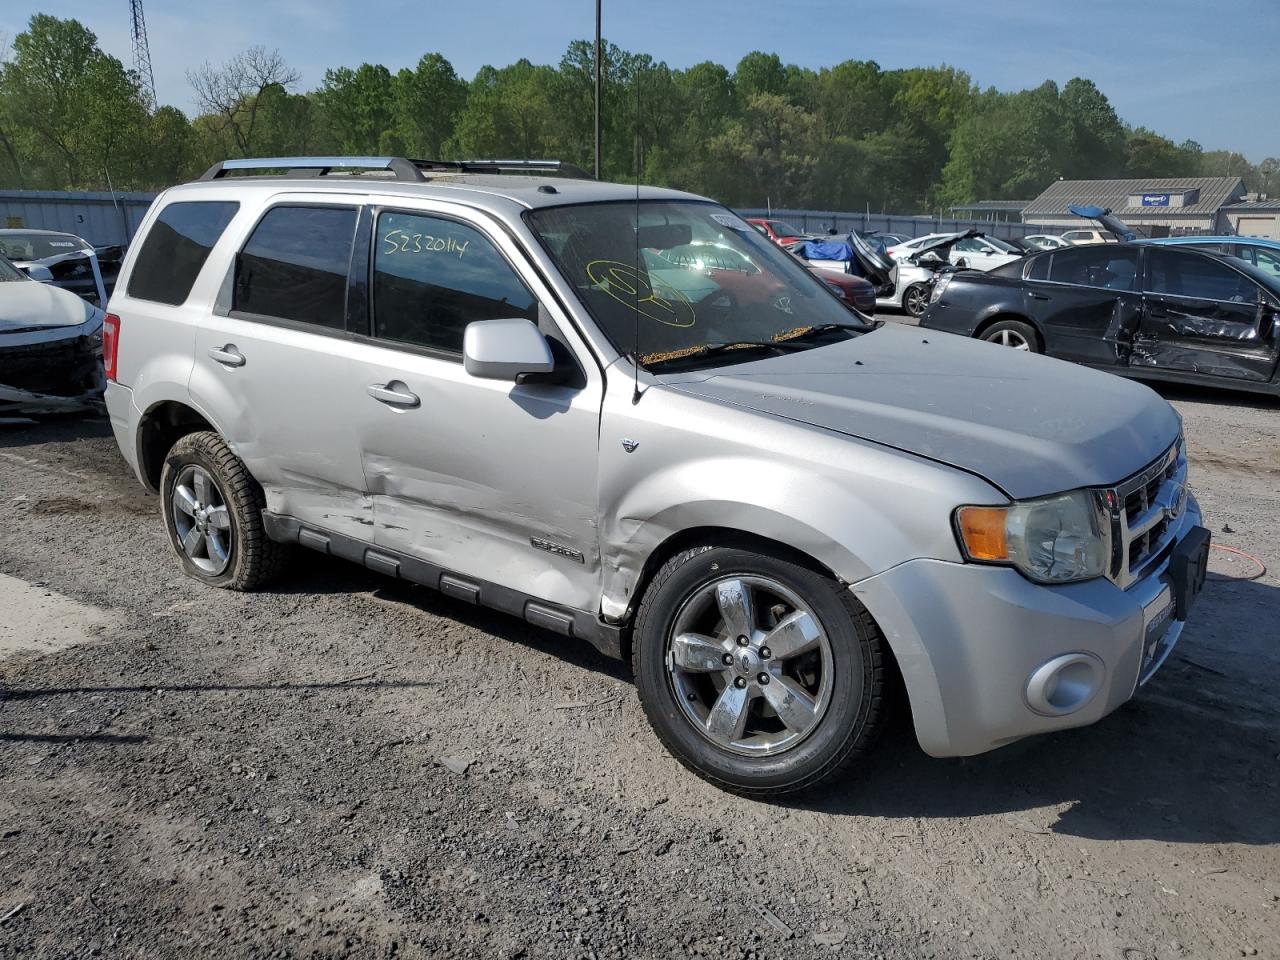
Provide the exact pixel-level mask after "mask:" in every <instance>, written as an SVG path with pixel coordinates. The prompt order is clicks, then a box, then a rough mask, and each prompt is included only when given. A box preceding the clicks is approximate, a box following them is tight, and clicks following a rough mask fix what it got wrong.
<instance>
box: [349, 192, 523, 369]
mask: <svg viewBox="0 0 1280 960" xmlns="http://www.w3.org/2000/svg"><path fill="white" fill-rule="evenodd" d="M512 317H523V318H525V319H526V320H531V321H533V322H534V323H536V322H537V319H538V305H537V300H536V299H535V298H534V296H533V294H532V293H530V292H529V289H528V288H527V287H526V286H525V285H524V284H523V283H522V282H521V281H520V279H519V277H517V276H516V274H515V272H514V271H513V270H512V269H511V265H510V264H508V263H507V261H506V260H505V259H504V258H503V256H502V254H500V253H499V252H498V250H497V249H496V248H495V247H494V246H493V244H492V243H490V242H489V240H488V239H487V238H486V237H485V236H484V235H483V234H482V233H480V232H479V231H478V230H476V229H474V228H473V227H468V226H466V225H465V224H461V223H458V222H456V221H453V220H444V219H441V218H439V217H429V216H423V215H421V214H413V213H394V212H392V213H384V214H382V215H381V216H379V217H378V228H377V231H376V233H375V237H374V254H373V332H374V336H376V337H380V338H382V339H384V340H394V341H396V342H398V343H407V344H412V345H414V346H419V347H427V348H430V349H434V350H444V351H447V352H450V353H461V352H462V335H463V332H464V331H465V330H466V329H467V324H469V323H474V322H475V321H477V320H502V319H509V318H512Z"/></svg>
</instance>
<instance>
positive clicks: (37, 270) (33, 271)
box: [22, 263, 53, 283]
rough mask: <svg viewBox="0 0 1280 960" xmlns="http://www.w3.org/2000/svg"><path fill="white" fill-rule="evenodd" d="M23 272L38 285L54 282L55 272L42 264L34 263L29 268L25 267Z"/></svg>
mask: <svg viewBox="0 0 1280 960" xmlns="http://www.w3.org/2000/svg"><path fill="white" fill-rule="evenodd" d="M22 272H23V273H25V274H26V275H27V276H28V277H30V278H31V279H32V280H34V281H36V282H37V283H52V282H53V271H52V270H50V269H49V268H48V267H46V266H45V265H44V264H42V263H33V264H31V266H29V267H23V268H22Z"/></svg>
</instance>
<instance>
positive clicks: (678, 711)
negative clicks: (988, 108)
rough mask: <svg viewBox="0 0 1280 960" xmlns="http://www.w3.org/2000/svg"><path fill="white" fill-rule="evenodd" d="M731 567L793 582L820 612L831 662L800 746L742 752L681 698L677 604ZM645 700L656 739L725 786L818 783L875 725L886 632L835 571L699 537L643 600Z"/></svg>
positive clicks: (640, 647) (776, 787)
mask: <svg viewBox="0 0 1280 960" xmlns="http://www.w3.org/2000/svg"><path fill="white" fill-rule="evenodd" d="M735 576H744V577H752V576H754V577H763V578H769V579H771V580H773V581H776V582H777V583H780V584H782V585H784V586H785V587H787V588H788V589H789V590H790V591H791V592H793V593H794V594H795V595H796V596H797V597H799V598H800V599H801V600H802V601H803V602H804V604H805V605H806V606H807V607H808V608H809V611H810V612H812V614H813V615H814V616H815V617H816V618H817V620H818V621H819V623H820V626H821V629H822V631H823V632H824V633H825V636H826V638H827V640H828V642H829V645H830V654H831V662H832V664H833V669H832V671H831V674H832V685H831V692H830V698H829V700H828V701H827V707H826V710H825V713H823V714H822V715H821V717H820V718H819V719H818V720H817V721H816V724H815V725H814V726H813V727H812V729H811V731H810V732H809V733H808V734H807V735H805V736H804V738H803V739H802V740H800V741H799V742H798V743H796V744H795V745H794V746H791V747H788V748H786V749H784V750H783V751H782V752H780V753H776V754H773V755H769V756H744V755H742V754H741V753H735V752H733V751H732V750H730V749H727V748H726V747H723V746H721V745H719V744H717V743H715V742H713V741H712V740H711V739H710V738H709V737H708V736H706V735H704V733H703V732H702V731H701V730H700V729H699V728H697V727H695V726H694V721H693V720H692V719H691V718H690V717H688V716H687V714H686V712H685V709H684V708H683V707H682V706H681V704H680V703H679V702H677V693H676V688H675V682H674V680H673V679H672V676H673V674H672V672H671V670H669V668H668V661H667V651H668V636H669V635H670V633H671V632H672V629H673V627H674V626H675V620H676V617H677V614H678V612H679V611H680V610H681V609H682V608H683V607H684V605H685V604H686V602H688V601H690V598H693V597H695V596H696V595H697V594H698V593H699V592H700V591H702V590H705V589H706V588H707V586H708V585H709V584H711V583H714V582H718V581H721V580H725V579H728V578H732V577H735ZM632 641H633V642H632V654H631V660H632V669H633V670H634V673H635V678H636V686H637V689H638V691H639V695H640V702H641V705H642V706H643V708H644V711H645V715H646V716H647V717H648V720H649V723H650V725H651V726H652V727H653V729H654V732H655V733H657V735H658V738H659V739H660V740H661V741H662V742H663V744H664V745H665V746H666V747H667V749H668V750H670V751H671V753H672V754H673V755H674V756H675V757H676V759H678V760H679V761H680V762H681V763H682V764H684V765H685V766H686V767H688V768H689V769H690V770H691V771H693V772H694V773H695V774H697V775H698V776H700V777H702V778H703V779H704V780H707V781H709V782H711V783H713V784H715V785H716V786H718V787H721V788H722V789H725V790H729V791H732V792H734V793H739V794H743V795H746V796H752V797H761V798H764V797H781V796H784V795H788V794H796V793H799V792H802V791H807V790H812V789H814V788H816V787H818V786H819V785H820V784H823V783H825V782H827V781H829V780H831V779H833V778H835V777H838V776H840V775H842V774H843V773H845V772H846V771H847V770H849V769H850V768H851V767H852V766H853V765H854V763H855V762H856V761H857V760H858V758H859V757H860V756H861V755H862V754H863V753H864V752H865V750H866V749H867V747H868V746H869V745H870V744H871V743H872V741H873V740H874V738H875V736H876V734H877V733H878V732H879V727H880V721H881V718H882V716H883V715H884V710H885V700H886V666H885V648H884V639H883V637H882V635H881V633H880V630H879V628H878V627H877V626H876V624H875V621H874V620H872V618H871V616H870V614H869V613H868V612H867V611H866V609H865V608H864V607H862V606H861V605H860V604H859V603H858V602H857V601H856V600H855V599H854V598H853V596H852V595H851V594H850V593H849V591H848V590H847V589H845V588H843V587H841V585H840V584H838V583H837V582H836V581H835V580H833V579H832V578H831V577H829V576H826V575H824V574H822V573H819V572H818V571H816V570H814V569H811V568H810V567H808V566H805V565H803V564H802V563H799V562H796V561H795V560H791V559H782V558H780V557H776V556H770V555H767V554H764V553H760V552H756V550H755V549H754V548H753V546H752V545H750V544H743V545H734V544H724V545H711V544H707V545H703V546H698V547H694V548H692V549H689V550H685V551H683V552H681V553H679V554H677V555H676V556H674V557H672V558H671V559H670V560H669V561H667V563H666V564H664V565H663V567H662V569H661V570H659V571H658V572H657V574H656V575H655V576H654V578H653V581H652V582H651V583H650V584H649V586H648V589H647V590H646V591H645V593H644V596H643V598H642V599H641V602H640V607H639V610H638V612H637V615H636V621H635V629H634V632H633V638H632Z"/></svg>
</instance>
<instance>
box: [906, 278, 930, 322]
mask: <svg viewBox="0 0 1280 960" xmlns="http://www.w3.org/2000/svg"><path fill="white" fill-rule="evenodd" d="M928 306H929V288H928V287H926V286H924V285H923V284H920V283H913V284H912V285H911V286H909V287H907V289H906V290H904V291H902V309H903V310H905V311H907V313H908V314H909V315H910V316H913V317H918V316H920V315H921V314H923V313H924V311H925V308H926V307H928Z"/></svg>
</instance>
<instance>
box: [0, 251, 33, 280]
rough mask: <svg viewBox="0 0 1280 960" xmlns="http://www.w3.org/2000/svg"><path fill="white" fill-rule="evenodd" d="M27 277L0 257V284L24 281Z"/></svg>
mask: <svg viewBox="0 0 1280 960" xmlns="http://www.w3.org/2000/svg"><path fill="white" fill-rule="evenodd" d="M26 279H27V275H26V274H25V273H23V272H22V271H21V270H19V269H18V268H17V267H15V266H14V265H13V264H12V263H10V262H9V261H8V260H6V259H5V258H4V257H0V283H7V282H8V281H10V280H26Z"/></svg>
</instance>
